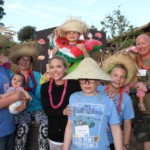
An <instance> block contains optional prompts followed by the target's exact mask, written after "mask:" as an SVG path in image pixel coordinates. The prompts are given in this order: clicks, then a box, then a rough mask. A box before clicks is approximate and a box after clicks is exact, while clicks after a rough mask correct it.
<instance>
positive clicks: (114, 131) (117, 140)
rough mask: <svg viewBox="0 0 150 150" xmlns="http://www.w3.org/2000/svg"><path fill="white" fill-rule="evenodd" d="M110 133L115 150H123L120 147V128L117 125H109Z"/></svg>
mask: <svg viewBox="0 0 150 150" xmlns="http://www.w3.org/2000/svg"><path fill="white" fill-rule="evenodd" d="M110 127H111V132H112V135H113V139H114V145H115V150H123V147H122V135H121V128H120V125H119V124H114V125H111V126H110Z"/></svg>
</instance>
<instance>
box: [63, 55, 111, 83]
mask: <svg viewBox="0 0 150 150" xmlns="http://www.w3.org/2000/svg"><path fill="white" fill-rule="evenodd" d="M63 79H98V80H108V81H110V80H111V77H110V76H109V75H107V74H106V73H104V71H103V70H102V69H101V68H100V67H99V66H98V64H97V63H96V61H94V60H93V59H92V58H90V57H87V58H84V59H83V60H82V61H81V62H80V64H79V65H78V67H77V68H76V69H75V70H74V71H73V72H71V73H70V74H68V75H67V76H65V77H64V78H63Z"/></svg>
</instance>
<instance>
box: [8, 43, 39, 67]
mask: <svg viewBox="0 0 150 150" xmlns="http://www.w3.org/2000/svg"><path fill="white" fill-rule="evenodd" d="M23 56H29V57H32V58H33V61H35V60H36V59H37V57H38V50H37V49H36V46H35V43H34V42H30V43H23V44H19V45H15V46H13V47H12V48H11V49H10V54H9V59H10V60H11V61H12V62H13V63H14V64H16V65H17V60H18V58H20V57H23Z"/></svg>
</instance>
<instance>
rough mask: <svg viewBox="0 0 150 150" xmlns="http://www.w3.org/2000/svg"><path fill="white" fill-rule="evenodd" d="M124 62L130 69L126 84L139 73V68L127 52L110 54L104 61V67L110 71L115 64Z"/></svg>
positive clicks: (106, 70)
mask: <svg viewBox="0 0 150 150" xmlns="http://www.w3.org/2000/svg"><path fill="white" fill-rule="evenodd" d="M117 64H122V65H123V66H124V67H125V68H126V69H127V71H128V77H127V80H126V82H125V83H124V86H126V85H128V84H129V83H130V82H131V81H132V80H133V78H134V77H135V76H136V75H137V71H138V70H137V68H136V65H135V62H134V60H133V59H132V58H131V57H130V56H129V55H128V54H125V53H119V54H114V55H111V56H109V57H108V58H107V59H105V60H104V61H103V63H102V69H103V70H104V72H105V73H107V74H108V73H109V71H110V70H111V69H112V68H113V66H114V65H117Z"/></svg>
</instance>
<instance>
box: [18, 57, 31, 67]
mask: <svg viewBox="0 0 150 150" xmlns="http://www.w3.org/2000/svg"><path fill="white" fill-rule="evenodd" d="M18 66H19V69H21V70H28V69H30V67H31V57H21V58H20V59H19V60H18Z"/></svg>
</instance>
